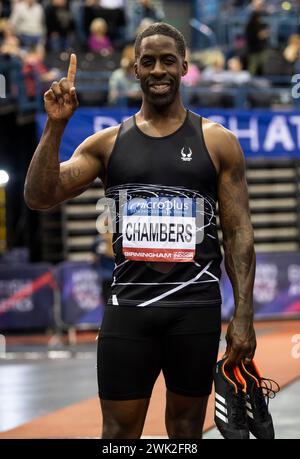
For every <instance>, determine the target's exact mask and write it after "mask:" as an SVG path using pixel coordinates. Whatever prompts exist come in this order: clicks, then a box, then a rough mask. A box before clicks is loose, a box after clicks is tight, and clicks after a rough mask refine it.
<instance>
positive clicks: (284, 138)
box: [38, 108, 300, 161]
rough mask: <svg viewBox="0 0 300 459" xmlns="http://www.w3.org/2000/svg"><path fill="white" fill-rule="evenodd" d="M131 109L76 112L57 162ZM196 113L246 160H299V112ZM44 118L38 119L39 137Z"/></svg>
mask: <svg viewBox="0 0 300 459" xmlns="http://www.w3.org/2000/svg"><path fill="white" fill-rule="evenodd" d="M136 111H137V110H135V109H120V108H119V109H110V108H79V109H78V110H77V111H76V112H75V114H74V115H73V117H72V119H71V120H70V122H69V124H68V126H67V128H66V131H65V134H64V137H63V140H62V145H61V160H62V161H65V160H67V159H69V158H70V156H71V155H72V153H73V152H74V150H75V149H76V148H77V146H78V145H79V144H80V143H81V142H82V141H83V140H84V139H86V138H87V137H88V136H90V135H92V134H94V133H95V132H98V131H100V130H101V129H104V128H106V127H109V126H115V125H117V124H119V123H120V122H121V121H123V120H124V119H126V118H128V117H129V116H131V115H133V114H134V113H135V112H136ZM195 111H196V112H197V113H199V114H201V115H202V116H204V117H205V118H209V119H211V120H214V121H216V122H218V123H221V124H222V125H223V126H225V127H227V128H228V129H230V130H231V131H232V132H233V133H235V134H236V136H237V137H238V139H239V141H240V143H241V146H242V149H243V151H244V153H245V156H246V157H247V158H249V159H250V158H258V157H264V158H272V157H283V158H284V157H300V112H299V111H281V112H279V111H274V112H272V111H270V110H248V111H247V110H224V109H222V110H218V109H209V110H208V109H203V110H201V109H199V110H198V109H197V110H195ZM45 120H46V116H45V115H39V116H38V130H39V132H38V135H39V136H40V135H41V133H42V130H43V127H44V124H45Z"/></svg>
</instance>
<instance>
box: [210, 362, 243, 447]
mask: <svg viewBox="0 0 300 459" xmlns="http://www.w3.org/2000/svg"><path fill="white" fill-rule="evenodd" d="M214 384H215V418H214V419H215V423H216V426H217V428H218V429H219V431H220V432H221V434H222V436H223V437H224V438H228V439H248V438H249V428H248V423H247V410H246V382H245V380H244V379H243V377H242V375H241V374H240V371H239V369H238V367H233V368H231V367H228V366H227V365H226V359H223V360H219V361H218V362H217V364H216V366H215V368H214Z"/></svg>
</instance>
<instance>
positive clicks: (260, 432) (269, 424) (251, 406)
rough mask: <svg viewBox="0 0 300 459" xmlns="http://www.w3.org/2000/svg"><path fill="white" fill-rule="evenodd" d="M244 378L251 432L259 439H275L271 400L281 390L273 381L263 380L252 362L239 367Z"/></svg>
mask: <svg viewBox="0 0 300 459" xmlns="http://www.w3.org/2000/svg"><path fill="white" fill-rule="evenodd" d="M239 368H240V371H241V373H242V376H243V378H244V379H245V380H246V383H247V395H246V399H247V400H246V407H247V416H248V425H249V430H250V432H251V433H252V434H253V435H254V436H255V437H256V438H259V439H273V438H275V432H274V426H273V420H272V416H271V414H270V412H269V409H268V405H269V399H270V398H274V397H275V394H276V393H277V392H278V391H279V390H280V388H279V385H278V384H277V383H276V382H275V381H273V380H272V379H266V378H262V377H261V376H260V372H259V370H258V368H257V366H256V364H255V362H254V360H252V361H251V362H250V363H245V362H241V364H240V365H239Z"/></svg>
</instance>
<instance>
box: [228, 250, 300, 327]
mask: <svg viewBox="0 0 300 459" xmlns="http://www.w3.org/2000/svg"><path fill="white" fill-rule="evenodd" d="M256 259H257V265H256V275H255V284H254V292H253V302H254V315H255V318H256V319H268V318H273V317H276V318H283V317H285V318H288V317H292V316H297V317H299V315H300V253H295V252H292V253H258V254H257V256H256ZM221 291H222V299H223V305H222V318H223V319H230V317H231V316H232V314H233V311H234V301H233V294H232V287H231V284H230V281H229V279H228V277H227V276H226V275H224V276H223V278H222V282H221Z"/></svg>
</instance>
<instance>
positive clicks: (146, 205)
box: [122, 197, 199, 262]
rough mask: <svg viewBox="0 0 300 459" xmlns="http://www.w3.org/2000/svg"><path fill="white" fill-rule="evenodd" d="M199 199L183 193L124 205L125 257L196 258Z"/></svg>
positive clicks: (178, 259)
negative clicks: (184, 196) (187, 196)
mask: <svg viewBox="0 0 300 459" xmlns="http://www.w3.org/2000/svg"><path fill="white" fill-rule="evenodd" d="M196 201H197V200H196V199H192V198H181V197H163V198H148V199H142V198H134V199H132V200H130V201H128V202H127V203H126V204H125V205H124V208H123V224H122V233H123V253H124V255H125V257H126V258H127V259H130V260H140V261H166V262H187V261H193V259H194V255H195V246H196V232H197V231H196V230H197V229H196V214H197V203H196ZM198 204H199V203H198ZM197 242H198V241H197Z"/></svg>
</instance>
